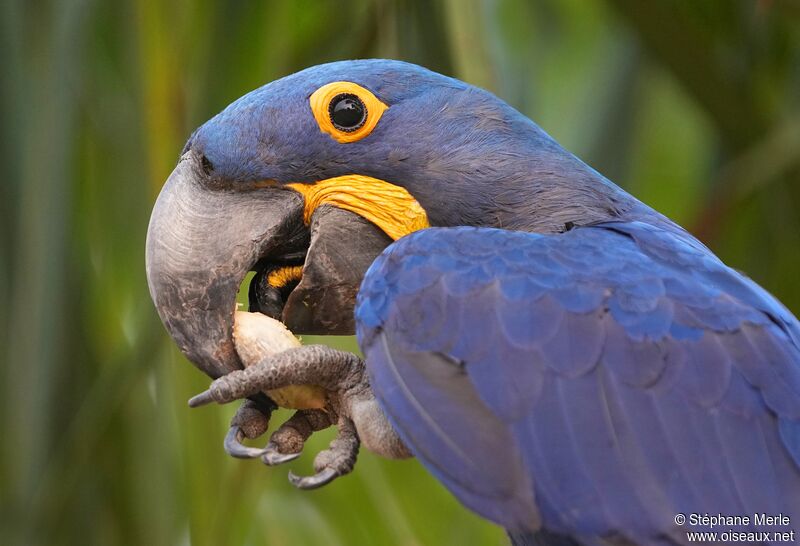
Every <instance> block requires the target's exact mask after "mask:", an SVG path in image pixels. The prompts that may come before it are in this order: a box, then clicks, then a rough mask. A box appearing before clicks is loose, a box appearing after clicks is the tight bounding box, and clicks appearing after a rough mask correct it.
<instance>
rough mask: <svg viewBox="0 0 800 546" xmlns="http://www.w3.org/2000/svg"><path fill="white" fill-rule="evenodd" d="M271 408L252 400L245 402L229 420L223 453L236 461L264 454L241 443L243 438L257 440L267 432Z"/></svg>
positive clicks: (262, 451)
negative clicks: (229, 426) (229, 424)
mask: <svg viewBox="0 0 800 546" xmlns="http://www.w3.org/2000/svg"><path fill="white" fill-rule="evenodd" d="M271 414H272V408H264V406H263V404H260V403H258V402H255V401H253V400H245V401H244V402H242V405H241V406H239V409H238V410H237V411H236V414H235V415H234V416H233V419H231V428H230V429H228V434H226V435H225V443H224V447H225V452H226V453H227V454H228V455H230V456H231V457H236V458H237V459H253V458H256V457H260V456H261V455H263V454H264V450H263V449H259V448H255V447H249V446H246V445H244V444H243V443H242V441H243V440H244V439H245V438H251V439H252V438H258V437H259V436H261V435H262V434H264V433H265V432H266V431H267V428H268V427H269V418H270V415H271Z"/></svg>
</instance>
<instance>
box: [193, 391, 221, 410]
mask: <svg viewBox="0 0 800 546" xmlns="http://www.w3.org/2000/svg"><path fill="white" fill-rule="evenodd" d="M215 401H216V400H214V396H213V395H212V394H211V389H208V390H207V391H203V392H201V393H200V394H197V395H195V396H192V397H191V398H190V399H189V407H190V408H199V407H200V406H205V405H206V404H210V403H212V402H215Z"/></svg>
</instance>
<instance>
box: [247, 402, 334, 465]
mask: <svg viewBox="0 0 800 546" xmlns="http://www.w3.org/2000/svg"><path fill="white" fill-rule="evenodd" d="M331 424H332V423H331V417H330V415H329V414H328V413H326V412H324V411H322V410H300V411H297V412H295V414H294V415H292V417H290V418H289V420H288V421H286V422H285V423H284V424H282V425H281V426H280V427H279V428H278V430H276V431H275V432H273V433H272V436H271V437H270V439H269V443H268V444H267V447H266V448H264V450H263V452H262V454H261V461H262V462H263V463H264V464H266V465H269V466H275V465H279V464H283V463H287V462H289V461H292V460H294V459H296V458H297V457H299V456H300V453H301V452H302V451H303V445H304V444H305V442H306V440H308V438H309V437H310V436H311V434H312V433H314V432H317V431H319V430H324V429H326V428H328V427H329V426H331Z"/></svg>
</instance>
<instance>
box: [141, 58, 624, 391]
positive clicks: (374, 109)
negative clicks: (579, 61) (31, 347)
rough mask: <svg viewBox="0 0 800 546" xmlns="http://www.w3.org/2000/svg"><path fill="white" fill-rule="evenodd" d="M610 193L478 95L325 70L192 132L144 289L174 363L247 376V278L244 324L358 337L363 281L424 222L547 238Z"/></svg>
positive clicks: (151, 236) (156, 212)
mask: <svg viewBox="0 0 800 546" xmlns="http://www.w3.org/2000/svg"><path fill="white" fill-rule="evenodd" d="M537 173H538V174H537ZM554 173H570V180H569V184H565V183H564V180H559V179H557V175H556V174H554ZM612 186H613V185H611V184H610V183H607V181H605V179H603V178H602V177H600V176H599V175H597V173H595V172H594V171H593V170H591V169H590V168H589V167H587V166H586V165H584V164H583V163H581V162H580V161H579V160H578V159H576V158H575V157H574V156H572V155H571V154H568V153H567V152H565V151H564V150H563V149H562V148H561V147H560V146H559V145H558V144H557V143H556V142H555V141H554V140H553V139H551V138H550V137H549V136H548V135H547V134H546V133H544V132H543V131H542V130H541V129H540V128H539V127H538V126H537V125H536V124H534V123H533V122H532V121H530V120H529V119H528V118H526V117H524V116H523V115H521V114H520V113H519V112H517V111H516V110H514V109H513V108H511V107H510V106H509V105H507V104H506V103H504V102H503V101H501V100H499V99H498V98H496V97H495V96H494V95H492V94H490V93H488V92H486V91H483V90H481V89H478V88H476V87H473V86H470V85H467V84H465V83H463V82H460V81H458V80H455V79H452V78H449V77H446V76H443V75H440V74H437V73H434V72H431V71H429V70H426V69H424V68H421V67H418V66H415V65H411V64H407V63H403V62H399V61H386V60H361V61H342V62H336V63H331V64H326V65H320V66H316V67H313V68H309V69H307V70H304V71H302V72H298V73H296V74H293V75H290V76H287V77H285V78H283V79H280V80H277V81H274V82H272V83H269V84H267V85H265V86H264V87H261V88H259V89H257V90H255V91H253V92H251V93H249V94H247V95H245V96H244V97H242V98H241V99H239V100H237V101H235V102H234V103H232V104H231V105H230V106H228V107H227V108H226V109H225V110H223V111H222V112H221V113H220V114H218V115H217V116H215V117H214V118H212V119H211V120H209V121H208V122H207V123H205V124H204V125H202V126H201V127H200V128H198V129H197V130H196V131H195V132H194V133H193V134H192V136H191V137H190V138H189V141H188V142H187V143H186V146H185V148H184V150H183V153H182V154H181V157H180V160H179V162H178V164H177V166H176V167H175V170H174V171H173V172H172V174H171V175H170V176H169V178H168V180H167V181H166V183H165V185H164V187H163V189H162V191H161V194H160V195H159V197H158V199H157V201H156V204H155V206H154V209H153V213H152V217H151V220H150V225H149V229H148V234H147V248H146V261H147V265H146V267H147V279H148V284H149V287H150V293H151V296H152V298H153V301H154V302H155V305H156V308H157V310H158V313H159V316H160V317H161V319H162V321H163V323H164V325H165V326H166V328H167V330H168V331H169V333H170V335H171V336H172V337H173V339H174V340H175V341H176V342H177V344H178V346H179V347H180V348H181V350H182V351H183V353H184V354H185V355H186V356H187V357H188V358H189V360H191V361H192V362H193V363H195V364H196V365H197V366H198V367H199V368H200V369H202V370H203V371H205V372H206V373H207V374H209V375H211V376H212V377H218V376H220V375H223V374H225V373H227V372H230V371H232V370H234V369H237V368H240V367H241V364H240V363H239V360H238V357H237V355H236V352H235V350H234V348H233V342H232V329H233V316H234V311H235V306H236V303H235V302H236V295H237V292H238V290H239V288H240V285H241V283H242V281H243V279H244V278H245V276H246V275H247V273H248V272H250V271H255V272H256V275H255V277H254V279H253V280H252V282H251V285H250V289H249V296H250V310H251V311H261V312H263V313H265V314H268V315H271V316H273V317H275V318H279V319H281V320H282V321H283V322H285V323H286V324H287V326H289V328H290V329H292V330H293V331H295V332H296V333H309V334H311V333H317V334H351V333H353V329H354V324H353V322H354V319H353V305H354V302H355V295H356V293H357V291H358V287H359V284H360V282H361V278H362V277H363V274H364V272H365V271H366V269H367V267H368V266H369V264H370V263H371V262H372V261H373V260H374V259H375V258H376V257H377V256H378V255H379V254H380V253H381V251H382V250H383V249H384V248H385V247H386V246H388V245H389V244H391V242H392V241H393V240H396V239H398V238H400V237H402V236H404V235H406V234H408V233H410V232H411V231H414V230H417V229H421V228H424V227H427V226H429V225H436V226H456V225H471V226H502V227H507V228H511V229H533V230H541V231H555V230H558V229H559V228H560V227H561V226H564V225H565V224H569V223H572V222H573V221H574V220H575V219H576V218H578V217H580V218H582V219H583V220H586V221H590V220H592V215H591V214H587V210H588V209H594V208H596V209H597V210H598V211H599V210H601V209H602V207H601V206H600V205H597V203H602V204H604V205H603V206H606V207H609V206H611V207H613V206H616V205H617V204H618V203H617V202H616V201H615V200H614V199H613V198H612V197H609V196H610V195H612V194H613V188H612ZM565 187H566V188H571V190H569V191H566V190H565ZM556 198H557V199H558V200H559V205H558V206H555V205H554V204H553V200H555V199H556ZM565 201H566V202H565ZM509 211H513V214H510V213H509ZM573 216H574V218H573ZM519 218H529V219H530V223H529V225H525V226H521V225H515V224H514V222H519Z"/></svg>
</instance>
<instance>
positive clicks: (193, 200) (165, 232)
mask: <svg viewBox="0 0 800 546" xmlns="http://www.w3.org/2000/svg"><path fill="white" fill-rule="evenodd" d="M201 157H202V156H200V155H199V154H197V153H196V152H194V151H192V150H189V151H188V152H186V153H185V154H184V155H183V157H181V160H180V162H179V163H178V165H177V167H176V168H175V170H174V171H173V172H172V174H171V175H170V176H169V178H168V180H167V182H166V184H165V185H164V188H163V189H162V191H161V194H160V195H159V197H158V199H157V201H156V203H155V206H154V208H153V213H152V216H151V218H150V226H149V228H148V231H147V247H146V268H147V281H148V284H149V287H150V295H151V297H152V299H153V302H154V303H155V306H156V309H157V311H158V314H159V316H160V317H161V320H162V322H163V323H164V326H165V327H166V329H167V331H168V332H169V334H170V335H171V336H172V338H173V339H174V340H175V342H176V343H177V345H178V347H179V348H180V349H181V351H182V352H183V354H184V355H185V356H186V357H187V358H188V359H189V360H190V361H192V362H193V363H194V364H195V365H196V366H197V367H198V368H200V369H201V370H202V371H204V372H205V373H206V374H208V375H209V376H211V377H213V378H217V377H219V376H221V375H224V374H226V373H228V372H231V371H233V370H235V369H238V368H241V367H242V365H241V362H240V361H239V358H238V356H237V354H236V351H235V349H234V346H233V340H232V332H233V314H234V311H235V307H236V294H237V292H238V290H239V287H240V285H241V283H242V281H243V280H244V278H245V276H246V274H247V273H248V272H249V271H257V272H259V271H263V270H267V269H269V268H274V267H275V266H276V264H281V263H284V262H285V260H287V259H291V260H294V261H295V262H294V263H296V264H298V263H299V264H302V265H303V275H302V278H301V280H300V282H299V284H297V286H296V287H294V288H293V290H292V291H291V293H290V294H288V295H287V296H286V297H285V298H283V299H281V300H280V302H279V305H278V307H277V308H274V305H273V309H272V311H273V312H271V313H269V314H272V315H273V316H276V318H281V320H283V321H284V322H285V323H286V324H287V326H289V328H290V329H292V331H294V332H296V333H309V334H310V333H315V334H352V333H353V330H354V320H353V305H354V303H355V295H356V293H357V291H358V287H359V286H360V283H361V279H362V277H363V275H364V272H365V271H366V269H367V267H369V265H370V264H371V263H372V261H373V260H374V259H375V257H377V256H378V254H380V252H381V251H382V250H383V249H384V248H385V247H386V246H387V245H388V244H389V243H390V242H391V240H390V239H389V237H387V236H386V235H385V234H384V233H383V232H382V231H381V230H380V229H379V228H377V227H376V226H374V225H373V224H371V223H369V222H368V221H366V220H364V219H363V218H361V217H359V216H357V215H355V214H353V213H350V212H347V211H344V210H341V209H337V208H333V207H329V206H323V207H320V209H319V210H318V211H316V212H315V213H314V215H313V216H312V219H311V225H310V226H306V225H305V224H304V222H303V206H304V202H303V197H302V196H301V195H300V194H298V193H296V192H294V191H291V190H288V189H283V188H281V187H278V186H269V187H264V185H263V184H262V185H252V186H250V187H244V186H241V187H237V186H236V185H234V184H227V183H225V182H224V181H220V180H215V179H214V178H213V177H211V176H209V175H208V174H207V173H206V172H205V171H204V169H203V166H202V162H201ZM272 303H273V304H274V302H272ZM250 307H251V310H262V309H259V308H258V302H257V301H253V299H252V298H251V301H250ZM262 311H263V310H262Z"/></svg>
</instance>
